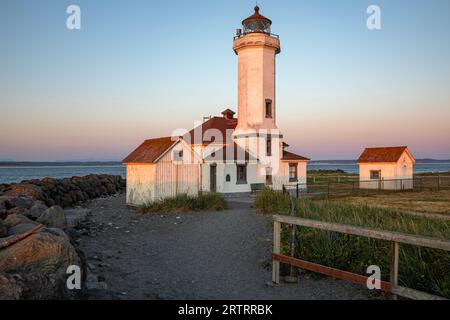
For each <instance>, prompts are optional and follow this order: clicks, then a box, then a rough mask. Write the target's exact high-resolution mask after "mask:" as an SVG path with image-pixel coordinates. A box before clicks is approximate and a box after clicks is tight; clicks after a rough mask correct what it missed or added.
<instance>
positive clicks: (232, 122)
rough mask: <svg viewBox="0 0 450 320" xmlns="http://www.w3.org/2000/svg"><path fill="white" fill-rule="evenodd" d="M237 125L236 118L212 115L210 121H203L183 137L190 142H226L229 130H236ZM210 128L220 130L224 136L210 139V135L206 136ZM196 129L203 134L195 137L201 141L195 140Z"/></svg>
mask: <svg viewBox="0 0 450 320" xmlns="http://www.w3.org/2000/svg"><path fill="white" fill-rule="evenodd" d="M236 126H237V119H236V118H232V119H227V118H225V117H212V118H211V119H209V120H208V121H206V122H203V123H202V124H201V125H200V126H198V127H196V128H194V129H192V130H191V131H189V132H188V133H187V134H186V135H184V137H183V139H184V140H185V141H186V142H188V143H189V144H209V143H211V142H215V143H225V141H223V140H224V139H225V140H226V138H227V130H234V129H235V128H236ZM209 129H216V130H218V131H219V132H220V133H221V135H222V136H221V137H213V139H210V137H207V136H206V137H205V133H206V132H208V130H209ZM196 130H197V131H198V133H197V134H201V137H195V139H197V140H199V141H196V140H194V132H195V131H196ZM212 133H213V132H212ZM218 138H219V139H218ZM211 140H213V141H211Z"/></svg>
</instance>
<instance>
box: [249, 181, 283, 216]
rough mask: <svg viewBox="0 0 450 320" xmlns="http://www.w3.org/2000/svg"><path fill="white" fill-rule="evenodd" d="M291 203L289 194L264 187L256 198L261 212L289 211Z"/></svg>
mask: <svg viewBox="0 0 450 320" xmlns="http://www.w3.org/2000/svg"><path fill="white" fill-rule="evenodd" d="M290 205H291V202H290V199H289V196H288V195H286V194H282V193H280V192H276V191H273V190H272V189H270V188H268V187H264V188H263V189H262V190H261V191H260V192H259V193H258V196H257V197H256V199H255V208H257V209H258V210H259V211H260V212H261V213H270V214H272V213H280V214H281V213H284V212H289V206H290Z"/></svg>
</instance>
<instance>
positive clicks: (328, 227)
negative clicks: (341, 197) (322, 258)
mask: <svg viewBox="0 0 450 320" xmlns="http://www.w3.org/2000/svg"><path fill="white" fill-rule="evenodd" d="M282 223H284V224H289V225H293V226H302V227H308V228H314V229H320V230H325V231H332V232H338V233H343V234H350V235H355V236H362V237H367V238H372V239H379V240H385V241H390V242H391V243H392V246H391V247H392V249H391V267H390V281H389V282H387V281H382V280H380V288H381V290H383V291H386V292H391V293H393V294H394V295H399V296H403V297H406V298H410V299H420V300H441V299H444V298H442V297H438V296H435V295H431V294H428V293H425V292H421V291H417V290H414V289H410V288H406V287H402V286H399V285H398V265H399V248H400V244H407V245H414V246H421V247H427V248H433V249H440V250H445V251H450V241H447V240H441V239H435V238H428V237H421V236H414V235H410V234H405V233H399V232H392V231H382V230H374V229H368V228H363V227H357V226H351V225H342V224H337V223H330V222H323V221H318V220H317V221H316V220H308V219H303V218H298V217H291V216H280V215H275V216H273V253H272V281H273V282H274V283H280V263H285V264H288V265H291V266H294V267H298V268H300V269H304V270H308V271H312V272H317V273H321V274H324V275H327V276H331V277H333V278H336V279H342V280H346V281H351V282H355V283H359V284H363V285H366V284H367V280H368V279H369V278H368V277H365V276H362V275H359V274H355V273H351V272H347V271H343V270H339V269H335V268H331V267H327V266H324V265H320V264H316V263H312V262H309V261H304V260H300V259H297V258H294V257H292V256H286V255H282V254H281V227H282V226H281V224H282ZM291 254H292V253H291ZM394 298H395V296H394Z"/></svg>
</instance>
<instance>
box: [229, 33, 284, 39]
mask: <svg viewBox="0 0 450 320" xmlns="http://www.w3.org/2000/svg"><path fill="white" fill-rule="evenodd" d="M252 33H264V34H265V35H268V36H271V37H274V38H277V39H279V38H280V36H279V35H278V34H274V33H269V32H257V31H255V32H245V33H244V32H243V33H241V34H240V35H235V36H234V37H233V40H236V39H239V38H242V37H244V36H246V35H247V34H252Z"/></svg>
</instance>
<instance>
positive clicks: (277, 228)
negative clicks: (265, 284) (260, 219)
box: [272, 220, 281, 283]
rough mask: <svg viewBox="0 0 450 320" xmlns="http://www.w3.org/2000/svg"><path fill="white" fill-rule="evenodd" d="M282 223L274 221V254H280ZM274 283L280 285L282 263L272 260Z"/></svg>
mask: <svg viewBox="0 0 450 320" xmlns="http://www.w3.org/2000/svg"><path fill="white" fill-rule="evenodd" d="M280 238H281V223H280V222H279V221H276V220H274V221H273V253H276V254H280ZM272 282H274V283H280V262H279V261H276V260H272Z"/></svg>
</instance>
